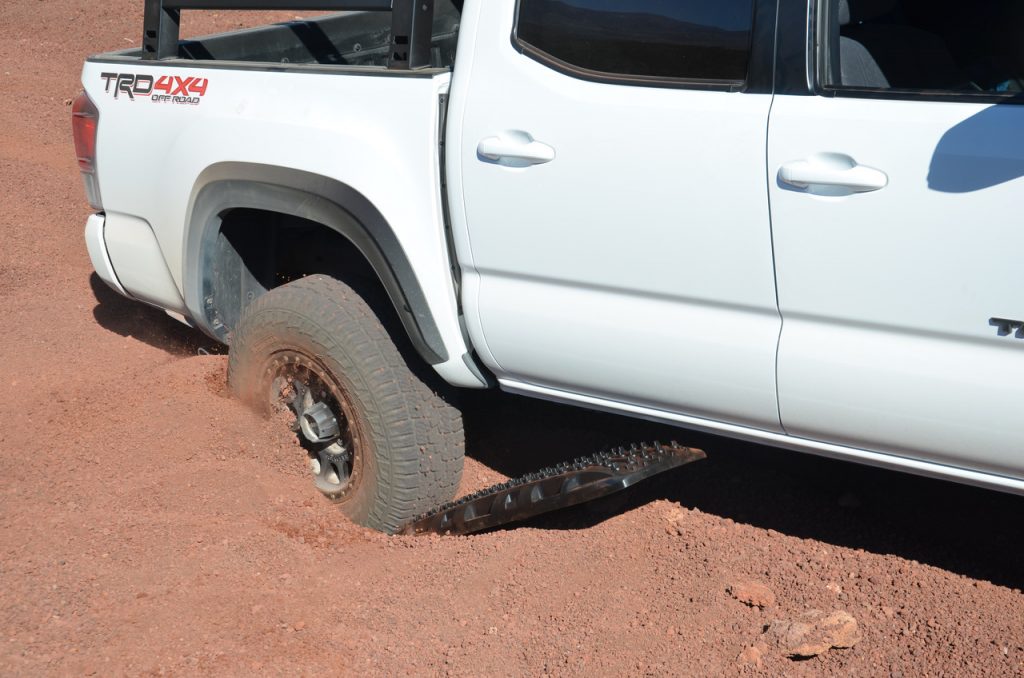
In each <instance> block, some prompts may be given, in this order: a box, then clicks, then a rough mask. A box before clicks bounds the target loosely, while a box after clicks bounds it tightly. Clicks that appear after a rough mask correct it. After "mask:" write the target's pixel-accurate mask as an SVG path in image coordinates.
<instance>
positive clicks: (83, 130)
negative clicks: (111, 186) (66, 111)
mask: <svg viewBox="0 0 1024 678" xmlns="http://www.w3.org/2000/svg"><path fill="white" fill-rule="evenodd" d="M99 122H100V112H99V111H98V110H96V105H95V104H93V103H92V99H90V98H89V95H88V94H86V93H85V92H82V93H81V94H79V95H78V98H77V99H75V103H74V106H72V108H71V124H72V127H73V129H74V132H75V152H76V153H77V154H78V167H79V169H81V170H82V171H83V172H94V171H95V170H96V130H97V128H98V127H99Z"/></svg>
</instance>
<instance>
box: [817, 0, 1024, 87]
mask: <svg viewBox="0 0 1024 678" xmlns="http://www.w3.org/2000/svg"><path fill="white" fill-rule="evenodd" d="M827 11H828V12H829V13H828V15H827V16H826V30H827V32H828V38H829V39H828V40H827V41H826V43H825V44H826V47H825V54H824V55H823V56H824V62H825V64H826V69H825V73H824V76H825V83H826V84H827V85H831V86H833V87H840V88H860V89H870V90H904V91H917V92H940V93H944V94H964V95H971V94H976V95H1015V94H1020V93H1021V92H1024V2H1020V0H972V2H963V1H962V0H832V2H831V4H830V5H828V6H827Z"/></svg>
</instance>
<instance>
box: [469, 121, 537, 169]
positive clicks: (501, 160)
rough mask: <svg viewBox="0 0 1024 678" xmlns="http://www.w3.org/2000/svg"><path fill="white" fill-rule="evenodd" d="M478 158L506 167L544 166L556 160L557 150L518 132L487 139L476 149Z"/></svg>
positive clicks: (524, 133) (504, 133) (505, 133)
mask: <svg viewBox="0 0 1024 678" xmlns="http://www.w3.org/2000/svg"><path fill="white" fill-rule="evenodd" d="M476 153H477V157H479V158H480V159H481V160H484V161H486V162H493V163H497V164H499V165H504V166H506V167H529V166H531V165H543V164H544V163H548V162H551V161H552V160H554V159H555V149H553V148H551V147H550V146H548V145H547V144H544V143H541V142H539V141H536V140H534V138H533V137H532V136H530V135H529V134H527V133H526V132H521V131H518V130H514V131H509V132H503V133H501V134H499V135H498V136H494V137H487V138H486V139H484V140H483V141H481V142H480V144H479V145H478V146H477V147H476Z"/></svg>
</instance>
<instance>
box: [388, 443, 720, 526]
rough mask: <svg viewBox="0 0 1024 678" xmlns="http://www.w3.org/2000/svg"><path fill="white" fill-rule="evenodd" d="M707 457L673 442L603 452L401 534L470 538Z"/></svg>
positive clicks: (483, 495) (426, 518)
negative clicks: (461, 535) (471, 535)
mask: <svg viewBox="0 0 1024 678" xmlns="http://www.w3.org/2000/svg"><path fill="white" fill-rule="evenodd" d="M706 457H707V455H706V454H704V452H703V451H702V450H698V449H695V448H692V447H681V446H680V445H679V444H678V443H675V442H673V443H672V444H671V445H661V444H660V443H655V444H654V445H647V444H646V443H644V444H642V445H633V446H631V447H629V448H622V447H620V448H619V449H617V450H613V451H611V452H599V453H598V454H595V455H593V456H591V457H580V458H579V459H576V460H575V461H571V462H566V463H564V464H559V465H558V466H553V467H551V468H546V469H542V470H540V471H537V472H535V473H530V474H527V475H525V476H523V477H521V478H516V479H514V480H509V481H507V482H504V483H501V484H500V485H495V486H494V487H489V488H487V489H485V490H480V491H479V492H476V493H474V494H471V495H469V496H466V497H463V498H462V499H460V500H458V501H456V502H452V503H449V504H445V505H443V506H440V507H438V508H436V509H434V510H433V511H430V512H429V513H426V514H424V515H422V516H419V517H417V518H414V519H413V520H412V521H411V522H409V523H408V524H406V525H405V527H403V528H402V529H401V530H399V531H398V534H402V535H422V534H472V533H474V532H480V531H481V530H487V529H490V528H492V527H498V526H499V525H505V524H507V523H512V522H516V521H519V520H525V519H526V518H533V517H534V516H539V515H541V514H544V513H548V512H549V511H555V510H558V509H562V508H567V507H569V506H576V505H577V504H582V503H585V502H588V501H592V500H594V499H598V498H600V497H605V496H607V495H610V494H614V493H616V492H621V491H622V490H625V489H626V488H628V487H631V486H633V485H635V484H637V483H638V482H640V481H641V480H646V479H647V478H650V477H651V476H654V475H657V474H659V473H663V472H665V471H669V470H671V469H674V468H678V467H680V466H683V465H684V464H689V463H690V462H694V461H698V460H700V459H704V458H706Z"/></svg>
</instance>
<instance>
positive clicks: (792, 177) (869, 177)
mask: <svg viewBox="0 0 1024 678" xmlns="http://www.w3.org/2000/svg"><path fill="white" fill-rule="evenodd" d="M779 181H780V182H781V183H783V184H787V185H789V186H792V187H794V188H799V189H803V190H806V191H807V192H808V193H815V194H818V195H834V196H842V195H850V194H853V193H869V192H871V191H879V190H881V189H883V188H885V187H886V186H888V185H889V176H888V175H887V174H886V173H885V172H883V171H882V170H878V169H875V168H873V167H866V166H864V165H858V164H857V161H856V160H854V159H853V158H851V157H850V156H848V155H843V154H841V153H819V154H817V155H814V156H811V157H810V158H808V159H806V160H794V161H793V162H788V163H786V164H785V165H783V166H782V167H781V168H780V169H779Z"/></svg>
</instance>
